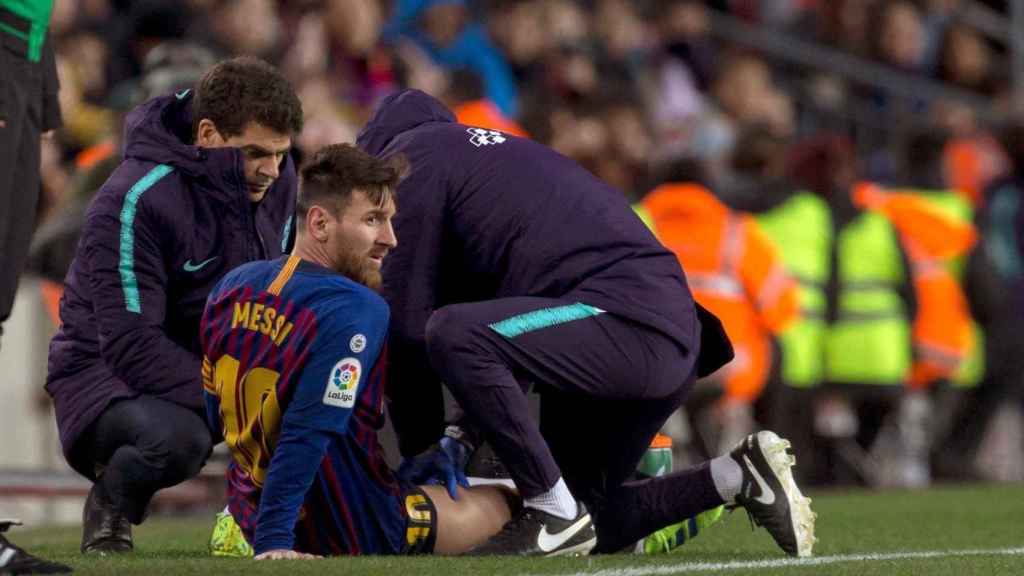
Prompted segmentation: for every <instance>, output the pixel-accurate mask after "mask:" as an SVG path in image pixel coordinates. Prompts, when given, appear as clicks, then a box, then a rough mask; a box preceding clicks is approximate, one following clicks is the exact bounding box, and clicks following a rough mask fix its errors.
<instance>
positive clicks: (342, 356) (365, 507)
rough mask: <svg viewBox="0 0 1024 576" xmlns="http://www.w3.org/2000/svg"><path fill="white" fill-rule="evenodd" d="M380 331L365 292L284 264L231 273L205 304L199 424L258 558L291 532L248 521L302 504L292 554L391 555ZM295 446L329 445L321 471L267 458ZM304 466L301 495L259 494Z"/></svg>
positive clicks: (374, 302) (320, 272)
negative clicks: (226, 465) (221, 462)
mask: <svg viewBox="0 0 1024 576" xmlns="http://www.w3.org/2000/svg"><path fill="white" fill-rule="evenodd" d="M387 323H388V309H387V305H386V304H385V303H384V301H383V300H382V299H381V298H380V296H378V295H377V294H375V293H374V292H373V291H372V290H370V289H369V288H367V287H365V286H362V285H360V284H358V283H356V282H354V281H352V280H349V279H348V278H346V277H344V276H342V275H340V274H337V273H336V272H334V271H331V270H328V269H327V268H323V267H322V266H319V265H316V264H313V263H311V262H308V261H301V260H300V259H299V258H297V257H294V256H292V257H282V258H278V259H276V260H269V261H260V262H254V263H251V264H248V265H245V266H242V267H241V268H238V269H236V270H234V271H232V272H231V273H229V274H228V275H227V276H226V277H225V278H224V280H223V281H222V282H221V283H220V284H219V285H218V286H217V288H216V289H215V290H214V292H213V293H212V294H211V295H210V300H209V306H208V307H207V309H206V312H205V313H204V315H203V330H202V340H203V352H204V361H203V383H204V388H205V390H206V403H207V413H208V415H209V418H210V420H211V421H212V422H216V423H218V424H219V425H217V426H216V427H217V428H220V429H222V430H223V432H224V440H225V442H226V443H227V445H228V448H229V449H230V450H231V452H232V456H233V461H232V463H231V465H230V469H229V472H228V503H229V508H230V511H231V513H232V515H233V516H234V517H235V518H237V519H240V522H239V524H240V526H241V527H242V529H243V531H244V532H245V534H246V536H247V538H248V540H249V541H250V542H254V543H255V544H256V547H257V549H258V550H261V549H266V548H267V547H268V545H267V544H266V543H267V542H272V541H273V540H274V538H278V537H280V534H278V532H280V531H284V532H285V533H286V534H288V535H289V536H290V534H291V532H292V530H291V524H287V523H285V524H282V525H277V524H276V523H270V522H266V523H263V524H261V525H260V531H259V532H257V531H256V521H257V517H261V518H262V519H263V521H264V522H265V520H266V519H268V518H269V516H270V515H271V514H274V513H275V512H276V511H277V509H279V508H281V507H283V506H285V505H286V503H287V502H290V501H293V500H303V499H304V500H305V503H306V506H305V507H304V510H305V513H304V514H301V515H300V517H299V518H298V526H297V527H296V529H295V533H296V534H297V535H298V540H297V542H296V543H295V549H297V550H304V551H313V552H317V553H322V552H323V551H324V550H331V551H333V553H335V554H359V553H361V552H363V551H371V550H372V551H375V552H377V553H382V552H384V551H390V552H392V553H397V552H399V551H401V550H402V548H403V544H404V539H405V522H404V521H403V519H402V515H401V514H400V513H397V511H392V513H388V514H385V513H383V510H384V509H386V508H389V507H390V508H397V507H398V502H399V500H398V499H397V495H398V494H399V486H398V484H397V482H396V481H395V480H394V478H393V477H392V474H391V472H390V470H389V469H388V468H387V465H386V463H385V461H384V456H383V450H382V449H381V447H380V445H379V443H378V442H377V439H376V435H377V431H378V430H379V429H380V428H381V426H382V425H383V421H384V416H383V412H382V394H383V390H382V385H383V373H384V370H383V364H384V361H383V358H384V355H383V354H382V353H381V352H382V349H383V347H384V338H385V335H386V333H387ZM325 375H326V376H325ZM297 433H298V434H297ZM304 441H305V442H313V443H316V442H323V441H326V442H327V443H328V446H327V450H326V454H325V456H324V457H323V460H322V461H321V460H319V459H316V458H314V459H313V461H312V462H311V463H310V462H303V461H301V459H300V458H298V455H299V454H298V453H297V452H296V451H291V452H290V453H289V455H288V457H285V458H277V459H275V458H274V454H275V448H276V447H277V446H279V445H281V444H282V443H293V444H294V443H302V442H304ZM309 464H312V465H314V466H318V467H319V472H318V473H317V475H316V476H315V477H314V479H313V484H312V486H310V487H308V489H307V488H306V487H304V486H299V485H296V486H291V485H289V484H285V482H286V480H282V481H279V482H278V484H277V485H275V486H273V487H270V486H267V485H265V480H267V478H268V476H269V475H270V474H272V473H273V474H280V475H282V476H280V477H283V478H285V479H287V478H288V471H289V470H290V469H291V468H295V467H302V466H303V465H309ZM339 483H340V484H341V485H343V486H345V490H344V491H343V492H342V491H338V490H337V486H338V485H339ZM268 492H269V493H268ZM268 509H269V511H268ZM261 515H262V516H261ZM294 520H295V519H292V521H293V522H294Z"/></svg>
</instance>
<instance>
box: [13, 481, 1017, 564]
mask: <svg viewBox="0 0 1024 576" xmlns="http://www.w3.org/2000/svg"><path fill="white" fill-rule="evenodd" d="M811 496H812V497H813V498H814V505H813V506H814V509H815V510H816V511H817V513H818V525H817V534H818V544H817V546H816V547H815V557H816V560H812V561H811V562H813V563H808V562H800V561H795V560H791V559H787V558H786V557H785V556H784V555H783V554H782V553H781V552H780V551H779V550H778V549H777V548H776V547H775V545H774V543H773V542H772V541H771V538H770V537H769V536H768V534H767V533H766V532H765V531H764V530H761V529H757V530H756V531H751V529H750V524H749V522H748V520H747V518H746V515H745V514H744V513H743V512H742V511H741V510H737V511H736V512H734V513H732V514H731V515H729V514H727V515H726V517H725V520H724V521H723V522H721V523H719V524H717V525H715V526H712V527H711V528H709V529H708V530H707V531H706V532H705V533H704V534H702V535H701V536H700V537H699V538H697V539H696V540H695V541H693V542H691V543H689V544H687V545H686V546H684V547H683V548H682V549H680V550H679V551H677V552H676V553H674V554H672V555H667V556H654V557H643V556H632V555H616V556H603V557H585V558H553V559H518V558H492V559H475V558H443V557H417V558H406V557H399V558H396V557H380V558H334V559H327V560H313V561H290V562H283V561H279V562H254V561H251V560H235V559H221V558H211V557H209V556H208V555H207V552H206V540H207V538H208V536H209V530H210V527H211V526H212V522H213V517H212V515H211V516H210V517H209V518H198V519H185V520H178V519H155V520H152V521H150V522H148V523H147V524H146V525H144V526H142V527H141V528H137V529H136V538H135V545H136V553H135V554H134V555H130V556H124V557H118V558H84V557H82V556H81V555H79V554H78V539H79V537H80V532H79V530H78V528H77V527H71V528H55V529H39V528H37V529H35V530H15V531H14V532H13V533H11V534H10V536H11V539H12V540H13V541H14V542H15V543H18V544H20V545H23V546H25V547H27V548H28V549H30V550H31V551H32V552H36V553H39V554H40V555H44V556H46V557H48V558H52V559H55V560H60V561H63V562H66V563H68V564H71V565H72V566H73V567H74V568H75V573H76V574H118V575H121V574H126V575H128V574H140V575H142V574H145V575H152V574H155V575H161V576H164V575H172V574H228V575H231V576H259V575H262V574H287V575H288V576H304V575H310V576H313V575H316V576H322V575H326V574H346V575H363V574H367V575H370V574H372V575H377V574H383V575H389V574H394V575H399V576H421V575H422V576H434V575H436V576H458V575H462V574H487V575H492V574H493V575H525V574H530V575H542V574H544V575H547V574H551V575H564V576H569V575H573V576H575V575H577V574H580V575H582V574H600V575H601V576H648V575H650V576H665V575H668V574H695V573H700V574H703V573H708V574H729V575H732V574H740V575H752V574H757V575H759V576H761V575H775V574H779V575H783V574H785V575H789V574H801V575H815V576H816V575H819V574H821V575H847V574H848V575H851V576H852V575H857V576H861V575H866V574H879V575H882V574H884V575H895V576H899V575H922V574H926V575H949V576H969V575H975V574H979V575H985V576H990V575H1001V574H1006V575H1011V574H1013V575H1024V486H973V487H942V488H933V489H930V490H925V491H906V492H904V491H890V492H865V491H855V492H818V493H812V494H811Z"/></svg>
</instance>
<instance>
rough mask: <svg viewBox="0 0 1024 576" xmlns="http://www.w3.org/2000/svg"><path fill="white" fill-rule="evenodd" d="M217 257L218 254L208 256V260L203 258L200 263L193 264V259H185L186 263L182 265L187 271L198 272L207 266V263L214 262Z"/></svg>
mask: <svg viewBox="0 0 1024 576" xmlns="http://www.w3.org/2000/svg"><path fill="white" fill-rule="evenodd" d="M216 259H217V257H216V256H214V257H213V258H207V259H206V260H203V261H202V262H200V263H199V264H193V263H192V260H191V259H189V260H186V261H185V265H184V266H182V268H184V269H185V272H198V271H199V270H200V269H201V268H202V267H203V266H206V265H207V264H209V263H210V262H213V261H214V260H216Z"/></svg>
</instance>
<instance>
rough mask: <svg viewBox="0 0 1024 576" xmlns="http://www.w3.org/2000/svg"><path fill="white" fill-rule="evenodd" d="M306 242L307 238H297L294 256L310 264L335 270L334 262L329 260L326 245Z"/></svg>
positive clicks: (293, 251)
mask: <svg viewBox="0 0 1024 576" xmlns="http://www.w3.org/2000/svg"><path fill="white" fill-rule="evenodd" d="M306 240H307V239H306V238H302V237H300V238H297V239H296V241H295V248H294V249H293V250H292V254H293V255H295V256H298V257H299V258H302V259H303V260H306V261H308V262H312V263H314V264H319V265H320V266H323V267H324V268H327V269H329V270H334V262H332V261H331V259H330V258H328V256H327V250H326V249H325V248H324V245H323V244H321V243H319V242H311V241H306Z"/></svg>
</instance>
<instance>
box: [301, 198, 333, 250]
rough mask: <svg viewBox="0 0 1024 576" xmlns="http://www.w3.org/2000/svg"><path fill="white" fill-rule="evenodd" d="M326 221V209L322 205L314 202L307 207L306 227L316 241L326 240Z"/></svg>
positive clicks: (327, 221) (327, 220) (327, 219)
mask: <svg viewBox="0 0 1024 576" xmlns="http://www.w3.org/2000/svg"><path fill="white" fill-rule="evenodd" d="M328 223H329V218H328V214H327V210H325V209H324V207H323V206H318V205H316V204H314V205H312V206H310V207H309V212H308V213H307V214H306V227H307V229H308V230H309V234H310V235H311V236H312V237H313V238H314V239H315V240H316V241H317V242H326V241H327V236H328V234H327V228H328Z"/></svg>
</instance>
